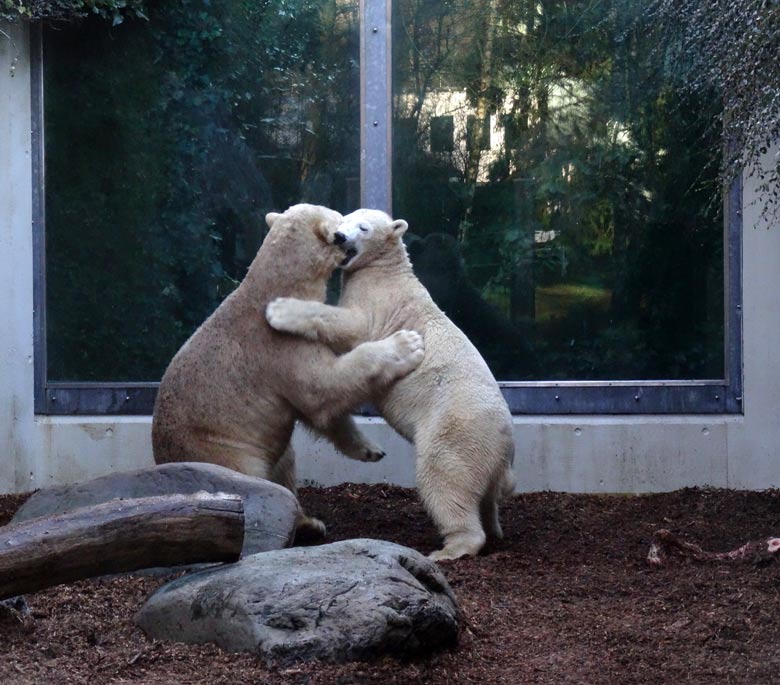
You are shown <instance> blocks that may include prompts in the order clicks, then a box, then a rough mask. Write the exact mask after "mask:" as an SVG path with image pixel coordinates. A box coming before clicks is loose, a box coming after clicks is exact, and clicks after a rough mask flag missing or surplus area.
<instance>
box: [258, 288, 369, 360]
mask: <svg viewBox="0 0 780 685" xmlns="http://www.w3.org/2000/svg"><path fill="white" fill-rule="evenodd" d="M265 318H266V320H267V321H268V324H269V325H270V326H271V328H274V329H276V330H277V331H281V332H283V333H292V334H294V335H300V336H302V337H304V338H306V339H307V340H312V341H314V342H321V343H324V344H325V345H327V346H328V347H330V348H331V349H333V350H335V351H337V352H344V351H347V350H351V349H352V348H353V347H355V346H356V345H359V344H360V343H362V342H365V341H366V340H368V338H369V330H368V325H369V321H368V316H367V315H366V314H365V313H364V312H362V311H359V310H356V309H345V308H343V307H334V306H332V305H329V304H323V303H322V302H315V301H313V300H299V299H297V298H294V297H277V298H276V299H275V300H273V301H272V302H271V303H270V304H269V305H268V306H267V307H266V309H265Z"/></svg>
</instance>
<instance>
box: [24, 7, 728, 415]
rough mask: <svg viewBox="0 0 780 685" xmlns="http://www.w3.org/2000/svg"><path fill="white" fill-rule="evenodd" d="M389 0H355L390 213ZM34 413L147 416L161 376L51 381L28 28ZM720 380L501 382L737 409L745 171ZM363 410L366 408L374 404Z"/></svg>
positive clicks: (570, 396)
mask: <svg viewBox="0 0 780 685" xmlns="http://www.w3.org/2000/svg"><path fill="white" fill-rule="evenodd" d="M391 2H392V0H360V28H359V30H360V64H361V67H360V69H361V77H360V89H361V116H360V127H361V136H360V140H361V153H360V159H361V190H360V199H361V205H362V206H364V207H376V208H380V209H385V210H386V211H388V212H389V213H391V214H392V190H391V189H392V110H391V107H392V90H391V86H392V84H391V78H392V69H391V55H392V46H391ZM30 43H31V80H32V84H31V86H32V87H31V99H32V184H33V226H32V230H33V259H34V274H35V275H34V285H33V290H34V307H35V311H34V349H35V412H36V414H48V415H148V414H151V413H152V408H153V406H154V400H155V397H156V394H157V388H158V386H159V383H152V382H148V383H147V382H139V383H136V382H116V383H111V382H107V383H77V382H72V383H68V382H52V381H49V380H48V377H47V359H46V341H47V338H46V237H45V164H44V130H43V98H44V93H43V44H42V35H41V30H40V28H39V27H34V28H32V29H31V41H30ZM724 195H725V197H724V248H725V249H724V265H723V266H724V277H725V281H724V286H725V287H724V309H725V318H724V329H725V330H724V334H725V347H724V349H725V355H724V356H725V360H724V363H725V369H724V378H723V379H713V380H698V381H686V380H653V381H561V382H549V381H540V382H499V385H500V386H501V390H502V392H503V394H504V397H505V398H506V400H507V403H508V404H509V408H510V410H511V412H512V413H513V414H516V415H593V414H603V415H639V414H665V415H674V414H702V415H712V414H740V413H742V411H743V401H742V179H741V177H738V178H737V179H735V180H734V181H733V183H732V184H731V186H730V187H729V188H728V190H727V192H726V193H724ZM361 413H363V414H372V413H373V412H372V410H371V409H365V410H364V411H362V412H361Z"/></svg>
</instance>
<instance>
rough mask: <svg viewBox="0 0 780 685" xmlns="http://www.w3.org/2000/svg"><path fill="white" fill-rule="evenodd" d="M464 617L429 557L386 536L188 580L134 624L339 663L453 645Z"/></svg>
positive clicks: (151, 632)
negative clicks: (461, 615) (388, 539)
mask: <svg viewBox="0 0 780 685" xmlns="http://www.w3.org/2000/svg"><path fill="white" fill-rule="evenodd" d="M458 617H459V609H458V606H457V601H456V600H455V596H454V595H453V593H452V590H451V589H450V587H449V585H448V583H447V581H446V579H445V578H444V575H443V574H442V572H441V571H440V570H439V568H438V567H437V566H436V564H434V563H433V562H432V561H430V560H429V559H427V558H426V557H424V556H422V555H421V554H420V553H419V552H416V551H414V550H412V549H409V548H407V547H402V546H400V545H396V544H393V543H390V542H382V541H379V540H347V541H345V542H336V543H333V544H329V545H322V546H320V547H302V548H293V549H286V550H281V551H276V552H266V553H263V554H254V555H252V556H249V557H245V558H244V559H242V560H241V561H239V562H238V563H236V564H231V565H227V566H222V567H219V568H215V569H210V570H206V571H201V572H199V573H194V574H190V575H187V576H183V577H181V578H178V579H177V580H174V581H172V582H170V583H168V584H166V585H164V586H162V587H161V588H160V589H159V590H158V591H157V592H156V593H155V594H154V595H152V596H151V597H150V599H149V600H148V601H147V603H146V604H145V605H144V606H143V607H142V608H141V610H140V611H139V612H138V614H137V615H136V623H137V624H138V625H139V626H140V627H141V628H142V629H143V630H144V632H145V633H146V634H147V635H148V636H149V637H151V638H155V639H160V640H174V641H178V642H187V643H203V642H215V643H217V644H218V645H219V646H221V647H222V648H223V649H225V650H228V651H231V652H239V651H241V652H254V653H256V654H258V655H260V656H262V657H264V658H266V659H267V660H276V661H282V662H286V661H297V660H310V659H321V660H325V661H339V662H341V661H353V660H362V659H367V658H370V657H373V656H378V655H381V654H394V655H399V656H403V655H411V654H414V653H419V652H428V651H430V650H431V649H434V648H437V647H441V646H445V645H450V644H453V643H455V642H456V640H457V634H458Z"/></svg>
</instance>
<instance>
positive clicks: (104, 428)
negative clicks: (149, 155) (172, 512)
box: [0, 26, 780, 492]
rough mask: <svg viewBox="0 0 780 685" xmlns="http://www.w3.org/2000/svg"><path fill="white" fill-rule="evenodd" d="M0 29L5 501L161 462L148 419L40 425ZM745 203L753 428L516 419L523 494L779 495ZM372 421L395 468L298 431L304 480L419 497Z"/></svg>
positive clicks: (763, 260)
mask: <svg viewBox="0 0 780 685" xmlns="http://www.w3.org/2000/svg"><path fill="white" fill-rule="evenodd" d="M0 28H2V30H3V31H5V32H6V33H8V34H9V36H10V37H11V38H12V41H10V40H8V39H6V38H5V37H4V36H2V35H1V34H0V322H2V323H1V324H0V492H14V491H26V490H30V489H32V488H37V487H43V486H46V485H50V484H54V483H64V482H70V481H76V480H81V479H85V478H90V477H93V476H97V475H100V474H103V473H106V472H109V471H112V470H116V469H128V468H136V467H142V466H147V465H151V464H152V454H151V445H150V423H151V422H150V419H149V418H148V417H127V418H104V417H79V418H63V417H36V416H34V413H33V365H32V355H33V335H32V330H33V329H32V326H33V319H32V238H31V230H30V229H31V222H32V214H31V169H30V125H29V122H30V105H29V102H30V83H29V68H28V61H27V55H28V49H27V36H26V32H25V31H24V30H23V29H22V28H21V27H8V26H3V27H0ZM17 58H18V61H16V62H15V60H17ZM14 64H15V66H14V68H13V70H12V65H14ZM744 192H745V202H744V207H745V210H744V225H745V231H744V245H743V250H744V256H743V260H744V266H743V273H744V274H745V279H746V280H745V283H744V284H743V288H744V303H743V307H744V357H745V361H744V366H745V377H744V398H745V399H744V408H745V413H744V416H738V417H735V416H707V417H696V416H676V417H657V416H631V417H612V416H610V417H605V416H587V417H546V416H537V417H517V418H516V419H515V439H516V444H517V458H516V472H517V479H518V488H519V489H520V490H524V491H529V490H530V491H533V490H564V491H572V492H656V491H663V490H672V489H676V488H680V487H683V486H692V485H711V486H718V487H734V488H749V489H762V488H768V487H780V463H778V458H777V449H776V447H775V446H776V444H778V442H780V421H778V420H777V419H776V417H775V415H776V413H777V409H778V407H780V383H779V382H778V380H780V353H778V351H777V344H776V341H778V340H780V269H779V268H778V266H777V265H778V264H780V227H772V230H767V228H768V227H767V226H766V225H764V224H762V223H761V222H760V220H759V218H760V207H759V206H758V205H757V203H754V202H753V198H754V197H755V182H754V181H753V180H752V179H750V178H746V179H745V190H744ZM361 422H362V423H363V424H364V427H365V430H366V431H367V432H368V433H369V434H370V435H371V437H372V438H373V439H375V440H377V441H378V442H380V443H381V444H382V445H384V446H385V448H386V449H387V451H388V457H386V458H385V459H384V460H383V461H382V462H379V463H377V464H360V463H358V462H353V461H349V460H347V459H344V458H341V457H339V456H337V455H336V454H335V453H334V452H333V450H332V449H330V447H329V446H328V445H327V444H325V443H323V442H321V441H316V440H314V439H313V438H312V437H311V436H310V435H307V434H305V433H302V432H297V433H296V435H295V438H294V440H295V446H296V451H297V454H298V464H299V476H300V479H301V480H304V481H308V482H315V483H319V484H323V485H330V484H335V483H339V482H344V481H357V482H383V481H386V482H392V483H397V484H401V485H406V486H411V485H413V484H414V454H413V450H412V449H411V447H410V446H409V445H408V444H407V443H406V442H405V441H403V440H402V439H401V438H399V437H398V436H397V435H395V434H394V433H393V431H392V430H390V429H389V428H388V427H387V426H386V425H385V424H384V423H383V422H382V421H381V420H378V419H361Z"/></svg>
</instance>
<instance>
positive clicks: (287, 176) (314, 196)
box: [33, 0, 742, 413]
mask: <svg viewBox="0 0 780 685" xmlns="http://www.w3.org/2000/svg"><path fill="white" fill-rule="evenodd" d="M644 4H645V3H642V2H640V0H605V1H604V2H589V1H586V0H501V1H499V0H362V2H361V3H360V4H359V3H358V2H357V0H269V1H268V2H263V3H246V2H238V1H236V0H211V1H210V2H207V1H206V0H195V1H194V2H190V3H184V4H181V3H173V4H171V3H154V4H153V6H152V8H151V10H152V11H151V14H150V21H149V22H128V23H125V24H122V25H120V26H116V27H107V26H106V25H105V24H104V23H101V22H99V21H87V22H85V23H83V24H81V25H79V26H77V27H75V28H62V27H59V26H57V27H50V28H47V29H45V30H44V31H43V35H42V41H41V44H42V46H43V49H42V51H41V52H35V55H34V61H33V66H34V69H33V73H34V75H36V78H38V79H39V80H40V83H39V84H38V85H39V86H40V87H34V88H33V98H34V100H33V112H34V121H33V129H34V131H35V132H36V133H35V138H34V141H37V145H38V147H39V149H40V150H43V151H44V152H45V155H42V157H41V158H42V159H44V160H45V163H44V164H41V165H36V169H38V171H39V173H38V175H37V176H36V179H37V181H36V182H37V183H38V185H39V187H40V188H45V192H44V193H43V194H42V195H41V197H40V201H39V202H38V204H39V207H38V212H37V221H36V226H35V230H36V231H37V233H36V236H38V238H37V243H36V245H37V248H36V249H37V252H36V254H37V255H38V257H37V259H38V261H37V264H38V270H37V273H38V286H37V287H38V291H37V309H36V311H37V312H38V316H39V322H38V326H37V336H38V338H37V347H36V349H37V354H36V364H37V367H36V385H37V395H36V397H37V401H36V409H37V411H39V412H53V413H101V412H109V413H148V412H150V411H151V407H152V402H153V399H154V393H155V391H156V382H157V381H158V380H159V378H160V376H161V375H162V372H163V370H164V369H165V366H166V365H167V363H168V361H169V360H170V358H171V357H172V356H173V354H174V353H175V352H176V350H177V349H178V348H179V347H180V346H181V344H182V343H183V341H184V340H185V339H186V338H187V336H189V335H190V333H191V332H192V331H193V330H194V329H195V327H197V326H198V325H199V324H200V323H201V322H202V321H203V320H204V319H205V318H206V317H207V316H208V315H209V314H210V313H211V312H212V311H213V310H214V308H215V307H216V306H218V304H219V303H220V302H221V301H222V299H223V298H224V297H225V296H226V295H227V294H228V293H229V292H230V291H231V290H232V289H233V288H234V287H235V285H236V284H237V283H238V282H239V281H240V280H241V279H242V278H243V275H244V273H245V272H246V268H247V266H248V264H249V262H250V261H251V259H252V258H253V256H254V254H255V253H256V251H257V248H258V247H259V245H260V243H261V241H262V239H263V237H264V233H265V225H264V219H263V217H264V215H265V213H266V212H268V211H270V210H282V209H284V208H286V207H287V206H289V205H291V204H294V203H296V202H302V201H305V202H315V203H320V204H324V205H328V206H330V207H333V208H334V209H337V210H340V211H351V210H352V209H354V208H356V207H358V206H360V205H361V204H364V205H365V204H373V205H375V206H376V205H377V203H378V204H379V205H383V204H387V205H388V206H380V207H379V208H380V209H386V210H389V211H391V212H392V213H393V215H394V216H396V217H398V218H404V219H406V220H407V221H408V222H409V225H410V230H409V232H408V233H407V236H408V240H407V244H408V248H409V252H410V255H411V257H412V261H413V264H414V267H415V271H416V272H417V274H418V276H419V277H420V279H421V280H422V281H423V283H424V284H425V285H426V286H427V287H428V289H429V290H430V292H431V294H432V296H433V297H434V299H435V300H436V301H437V302H438V303H439V305H440V306H441V307H442V308H443V309H444V310H445V311H446V312H447V314H448V315H449V316H450V317H451V318H452V319H453V320H454V321H455V323H456V324H457V325H459V326H460V327H461V328H462V329H463V330H464V332H465V333H466V334H467V335H468V336H469V338H471V340H472V341H473V342H474V343H475V344H476V345H477V347H478V348H479V349H480V351H481V352H482V354H483V355H484V356H485V358H486V360H487V361H488V363H489V365H490V367H491V368H492V370H493V372H494V373H495V375H496V377H497V378H498V380H499V382H500V383H501V384H502V387H503V389H504V393H505V396H506V397H507V399H508V401H509V404H510V407H511V408H512V410H513V411H514V412H516V413H647V412H649V413H691V412H704V413H718V412H738V411H741V404H740V403H741V399H742V398H741V369H740V365H741V356H740V355H741V347H740V344H741V340H740V338H741V331H740V321H739V301H740V273H739V265H740V254H739V250H740V228H741V226H740V223H739V222H740V210H741V194H740V193H741V191H740V187H739V184H738V183H737V184H735V185H734V187H733V188H732V189H730V190H729V191H728V192H726V193H724V191H723V189H722V188H721V187H719V185H718V180H717V170H718V169H717V168H718V159H717V151H719V150H720V149H721V146H722V144H723V141H722V140H721V139H720V137H719V136H717V135H713V134H712V133H711V130H712V129H711V127H708V123H709V122H710V121H711V120H712V117H713V116H714V115H715V114H716V113H717V112H718V108H719V107H720V101H721V99H720V95H719V94H718V93H712V96H711V97H709V98H699V99H695V100H694V99H692V98H691V97H690V96H689V95H684V93H685V84H684V83H680V82H678V81H676V80H675V77H674V76H673V75H672V74H671V73H669V72H668V70H667V69H666V68H665V62H664V59H663V55H662V54H661V53H660V52H659V51H658V50H657V44H658V40H657V36H655V35H654V27H653V26H650V25H648V23H647V22H646V21H645V20H644V19H643V17H642V11H643V6H644ZM388 17H389V18H390V20H389V21H388ZM36 93H43V98H42V99H41V101H42V102H43V103H44V104H42V105H40V103H39V102H38V100H37V95H36ZM44 130H45V135H43V133H42V131H44ZM44 141H45V144H44ZM713 152H715V154H713ZM43 168H45V172H46V173H45V184H44V183H43V173H42V169H43ZM361 183H362V186H361ZM389 193H391V195H392V198H391V197H390V195H389ZM724 198H725V199H726V200H727V201H726V202H725V203H724V202H723V201H722V200H723V199H724ZM391 204H392V206H390V205H391ZM44 210H45V211H44ZM44 217H45V232H44V231H43V226H44V221H43V219H44ZM724 226H725V227H726V230H725V231H724ZM44 277H45V278H44ZM44 284H45V288H44ZM41 312H42V313H41ZM47 357H48V359H47Z"/></svg>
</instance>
